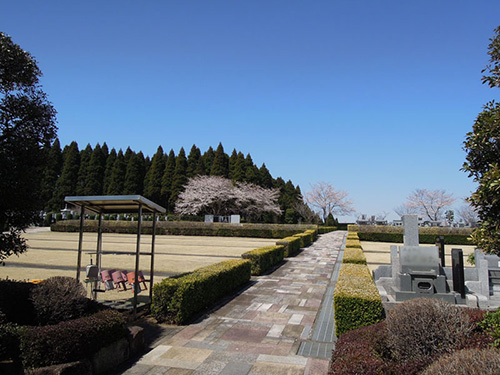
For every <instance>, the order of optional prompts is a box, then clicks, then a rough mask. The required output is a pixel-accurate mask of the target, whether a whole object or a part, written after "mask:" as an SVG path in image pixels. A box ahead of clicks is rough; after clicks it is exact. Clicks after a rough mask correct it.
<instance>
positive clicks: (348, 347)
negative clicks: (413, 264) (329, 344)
mask: <svg viewBox="0 0 500 375" xmlns="http://www.w3.org/2000/svg"><path fill="white" fill-rule="evenodd" d="M486 316H489V319H490V320H492V321H490V322H489V323H487V324H486V326H489V327H490V326H495V325H496V324H499V322H500V319H498V317H499V316H500V314H498V313H497V314H496V315H495V314H490V313H486V312H485V311H482V310H479V309H468V308H465V307H459V306H456V305H450V304H448V303H446V302H443V301H440V300H437V299H424V298H418V299H413V300H410V301H406V302H403V303H402V304H398V305H397V306H395V307H393V308H392V309H391V310H389V311H388V313H387V318H386V319H385V320H384V321H382V322H380V323H377V324H373V325H370V326H366V327H362V328H358V329H355V330H351V331H349V332H346V333H344V334H342V335H341V336H340V337H339V340H338V341H337V343H336V347H335V350H334V351H333V354H332V362H331V366H330V370H329V372H328V374H331V375H333V374H336V375H347V374H349V375H351V374H352V375H354V374H367V375H370V374H389V375H391V374H393V375H396V374H405V375H413V374H422V373H424V374H427V375H430V374H455V373H458V374H472V373H474V374H475V373H477V374H490V373H491V374H493V373H498V366H497V367H496V371H497V372H489V371H491V369H492V368H495V367H494V366H495V365H496V364H497V363H498V359H497V358H498V354H499V353H500V351H499V350H498V349H496V348H494V346H493V345H494V337H493V336H492V333H491V330H488V328H485V327H486V326H485V323H484V322H485V321H486V320H487V319H485V317H486ZM490 353H491V355H489V354H490ZM474 356H477V357H478V358H485V357H487V356H488V357H489V358H488V360H486V361H484V362H482V363H479V362H481V361H478V360H471V361H468V363H463V362H462V367H463V368H462V369H461V370H460V371H462V372H460V371H458V370H457V372H455V369H456V368H457V365H458V364H459V363H460V361H463V360H466V359H467V358H472V357H474ZM472 363H477V366H476V365H472ZM474 369H475V370H474Z"/></svg>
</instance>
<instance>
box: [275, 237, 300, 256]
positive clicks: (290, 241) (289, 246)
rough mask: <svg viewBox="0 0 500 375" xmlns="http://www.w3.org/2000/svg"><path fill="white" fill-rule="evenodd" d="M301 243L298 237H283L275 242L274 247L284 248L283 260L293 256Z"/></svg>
mask: <svg viewBox="0 0 500 375" xmlns="http://www.w3.org/2000/svg"><path fill="white" fill-rule="evenodd" d="M301 243H302V240H301V239H300V238H299V237H285V238H283V239H281V240H278V241H276V245H281V246H284V248H285V250H284V256H285V258H287V257H293V256H295V255H296V254H297V253H298V252H299V250H300V245H301Z"/></svg>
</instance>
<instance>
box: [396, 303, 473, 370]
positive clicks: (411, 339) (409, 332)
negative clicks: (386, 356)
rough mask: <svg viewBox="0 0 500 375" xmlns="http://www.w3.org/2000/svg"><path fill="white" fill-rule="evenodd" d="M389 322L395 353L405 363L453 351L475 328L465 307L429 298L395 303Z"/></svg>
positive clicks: (398, 359)
mask: <svg viewBox="0 0 500 375" xmlns="http://www.w3.org/2000/svg"><path fill="white" fill-rule="evenodd" d="M386 323H387V331H388V336H387V338H388V346H389V348H390V349H391V353H392V356H393V358H394V359H395V360H397V361H402V362H405V361H410V360H418V359H422V360H429V359H430V358H434V357H436V356H439V355H442V354H446V353H450V352H452V351H454V350H456V349H458V348H460V347H461V346H463V345H464V344H465V342H466V340H467V338H468V336H469V335H470V334H471V333H472V332H473V328H474V326H473V324H472V323H471V322H470V320H469V317H468V315H467V313H465V311H464V310H463V309H462V308H460V307H457V306H455V305H451V304H449V303H447V302H444V301H442V300H439V299H430V298H417V299H412V300H409V301H405V302H403V303H401V304H399V305H397V306H395V307H394V308H392V309H391V310H389V311H388V313H387V319H386Z"/></svg>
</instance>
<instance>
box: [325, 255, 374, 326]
mask: <svg viewBox="0 0 500 375" xmlns="http://www.w3.org/2000/svg"><path fill="white" fill-rule="evenodd" d="M333 304H334V310H335V332H336V334H337V336H340V335H341V334H343V333H345V332H348V331H350V330H353V329H356V328H360V327H364V326H367V325H370V324H375V323H378V322H380V321H381V320H382V319H383V317H384V309H383V307H382V299H381V297H380V294H379V292H378V289H377V287H376V286H375V284H374V282H373V280H372V278H371V276H370V271H369V270H368V267H367V266H366V265H361V264H349V263H344V264H342V267H341V268H340V273H339V277H338V280H337V285H336V287H335V291H334V295H333Z"/></svg>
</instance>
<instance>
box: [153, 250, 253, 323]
mask: <svg viewBox="0 0 500 375" xmlns="http://www.w3.org/2000/svg"><path fill="white" fill-rule="evenodd" d="M250 277H251V263H250V261H249V260H245V259H242V260H228V261H225V262H221V263H217V264H213V265H211V266H207V267H203V268H199V269H197V270H195V271H194V272H192V273H189V274H186V275H184V276H181V277H179V278H168V279H164V280H162V281H161V282H160V283H157V284H155V285H154V286H153V301H152V304H151V313H152V315H153V316H154V317H155V318H156V319H157V320H158V321H159V322H163V321H166V322H169V323H174V324H184V323H186V322H187V321H188V320H189V319H190V318H192V317H193V316H194V315H195V314H197V313H199V312H201V311H203V310H204V309H206V308H208V307H210V306H211V305H212V304H213V303H214V302H216V301H217V300H218V299H220V298H221V297H223V296H225V295H227V294H229V293H230V292H232V291H234V290H235V289H237V288H239V287H241V286H242V285H244V284H246V283H247V282H248V281H250Z"/></svg>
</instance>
